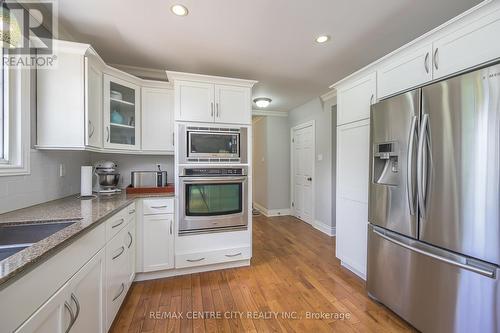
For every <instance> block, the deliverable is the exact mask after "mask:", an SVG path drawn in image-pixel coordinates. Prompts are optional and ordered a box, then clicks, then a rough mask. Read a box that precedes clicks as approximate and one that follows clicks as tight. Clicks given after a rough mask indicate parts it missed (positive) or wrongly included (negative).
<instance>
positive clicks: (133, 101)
mask: <svg viewBox="0 0 500 333" xmlns="http://www.w3.org/2000/svg"><path fill="white" fill-rule="evenodd" d="M140 105H141V104H140V88H139V86H138V85H136V84H134V83H132V82H129V81H126V80H123V79H120V78H117V77H113V76H111V75H107V74H104V114H103V116H104V147H106V148H115V149H131V150H139V149H140V147H141V142H140V141H141V114H140Z"/></svg>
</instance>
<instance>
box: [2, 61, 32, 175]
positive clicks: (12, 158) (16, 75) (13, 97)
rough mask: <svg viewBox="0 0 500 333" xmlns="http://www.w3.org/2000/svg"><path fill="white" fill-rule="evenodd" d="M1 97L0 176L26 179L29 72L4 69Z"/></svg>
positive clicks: (27, 165)
mask: <svg viewBox="0 0 500 333" xmlns="http://www.w3.org/2000/svg"><path fill="white" fill-rule="evenodd" d="M5 70H7V75H6V80H5V81H4V83H5V84H7V86H8V93H7V94H6V95H4V108H5V110H7V112H5V114H4V117H5V118H4V124H5V126H4V131H5V133H4V139H5V142H4V154H5V156H6V157H7V159H3V160H1V163H0V176H15V175H27V174H29V173H30V161H29V158H30V105H31V92H30V69H29V68H21V67H19V68H5Z"/></svg>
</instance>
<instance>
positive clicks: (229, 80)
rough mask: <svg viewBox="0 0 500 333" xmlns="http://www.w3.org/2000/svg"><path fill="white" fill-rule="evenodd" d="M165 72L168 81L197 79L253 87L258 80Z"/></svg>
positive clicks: (198, 80)
mask: <svg viewBox="0 0 500 333" xmlns="http://www.w3.org/2000/svg"><path fill="white" fill-rule="evenodd" d="M165 72H166V73H167V77H168V81H170V82H174V81H175V80H182V81H197V82H209V83H216V84H228V85H233V86H240V87H247V88H251V87H253V85H254V84H256V83H257V82H258V81H254V80H245V79H236V78H230V77H223V76H212V75H204V74H195V73H185V72H173V71H165Z"/></svg>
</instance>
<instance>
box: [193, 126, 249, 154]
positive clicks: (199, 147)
mask: <svg viewBox="0 0 500 333" xmlns="http://www.w3.org/2000/svg"><path fill="white" fill-rule="evenodd" d="M187 157H188V158H239V157H240V133H231V132H227V133H226V132H201V131H188V145H187Z"/></svg>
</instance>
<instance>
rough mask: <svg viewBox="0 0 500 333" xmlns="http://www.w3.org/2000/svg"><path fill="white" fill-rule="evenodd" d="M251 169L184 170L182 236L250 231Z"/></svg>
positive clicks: (194, 167) (203, 168)
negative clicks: (249, 184)
mask: <svg viewBox="0 0 500 333" xmlns="http://www.w3.org/2000/svg"><path fill="white" fill-rule="evenodd" d="M247 171H248V168H247V167H246V166H238V167H197V166H189V167H180V169H179V185H180V186H179V207H180V209H179V211H180V214H179V235H185V234H192V233H201V232H214V231H226V230H239V229H246V228H247V225H248V179H247Z"/></svg>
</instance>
